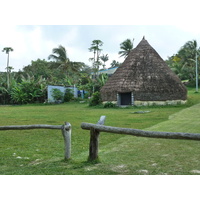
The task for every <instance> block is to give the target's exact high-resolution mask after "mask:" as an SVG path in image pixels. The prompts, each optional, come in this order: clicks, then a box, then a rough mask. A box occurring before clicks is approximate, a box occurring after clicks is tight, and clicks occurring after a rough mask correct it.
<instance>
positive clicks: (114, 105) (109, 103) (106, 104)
mask: <svg viewBox="0 0 200 200" xmlns="http://www.w3.org/2000/svg"><path fill="white" fill-rule="evenodd" d="M103 107H104V108H115V107H116V104H114V103H112V102H110V101H109V102H106V103H105V104H104V105H103Z"/></svg>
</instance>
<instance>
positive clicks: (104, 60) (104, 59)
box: [100, 54, 109, 69]
mask: <svg viewBox="0 0 200 200" xmlns="http://www.w3.org/2000/svg"><path fill="white" fill-rule="evenodd" d="M100 59H101V60H102V61H103V68H104V69H105V66H106V64H105V63H106V62H107V61H108V60H109V57H108V54H106V55H104V54H103V55H102V56H100Z"/></svg>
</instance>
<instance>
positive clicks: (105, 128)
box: [81, 123, 200, 140]
mask: <svg viewBox="0 0 200 200" xmlns="http://www.w3.org/2000/svg"><path fill="white" fill-rule="evenodd" d="M81 128H82V129H86V130H90V129H95V130H96V131H99V132H108V133H116V134H125V135H132V136H139V137H152V138H166V139H188V140H200V134H198V133H180V132H154V131H144V130H139V129H130V128H119V127H112V126H102V125H98V124H91V123H81Z"/></svg>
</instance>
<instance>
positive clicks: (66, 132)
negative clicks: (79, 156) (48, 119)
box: [0, 122, 71, 160]
mask: <svg viewBox="0 0 200 200" xmlns="http://www.w3.org/2000/svg"><path fill="white" fill-rule="evenodd" d="M29 129H60V130H61V131H62V135H63V137H64V144H65V153H64V154H65V157H64V159H65V160H68V159H70V157H71V124H70V123H69V122H65V124H64V125H46V124H34V125H16V126H15V125H14V126H0V131H6V130H29Z"/></svg>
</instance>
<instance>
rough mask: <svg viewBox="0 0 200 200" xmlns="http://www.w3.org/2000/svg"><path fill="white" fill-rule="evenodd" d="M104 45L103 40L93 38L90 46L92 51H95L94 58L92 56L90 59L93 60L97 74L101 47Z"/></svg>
mask: <svg viewBox="0 0 200 200" xmlns="http://www.w3.org/2000/svg"><path fill="white" fill-rule="evenodd" d="M102 45H103V42H102V41H101V40H93V41H92V44H91V47H90V48H89V51H90V52H93V53H94V58H90V59H89V60H91V61H93V67H94V72H95V74H96V73H97V72H98V71H99V65H100V62H99V56H100V53H101V50H102V49H100V48H99V47H101V46H102Z"/></svg>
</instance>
